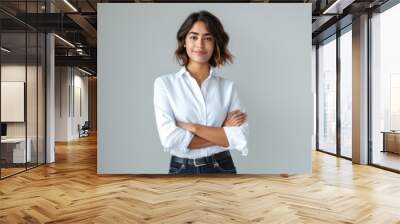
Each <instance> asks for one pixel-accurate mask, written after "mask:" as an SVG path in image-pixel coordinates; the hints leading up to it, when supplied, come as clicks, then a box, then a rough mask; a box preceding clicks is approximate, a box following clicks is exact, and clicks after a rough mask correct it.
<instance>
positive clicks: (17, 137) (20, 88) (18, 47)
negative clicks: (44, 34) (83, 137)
mask: <svg viewBox="0 0 400 224" xmlns="http://www.w3.org/2000/svg"><path fill="white" fill-rule="evenodd" d="M1 45H2V48H3V49H6V50H1V54H2V55H1V122H2V139H1V166H2V170H1V174H2V178H3V177H5V176H9V175H12V174H15V173H17V172H21V171H23V170H25V165H26V164H25V163H26V161H28V162H29V161H30V158H31V156H30V155H31V154H30V153H31V151H30V150H29V147H28V151H27V150H26V146H27V144H26V142H25V138H26V123H25V91H26V69H27V67H26V35H25V33H22V32H21V33H2V34H1Z"/></svg>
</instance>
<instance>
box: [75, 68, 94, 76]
mask: <svg viewBox="0 0 400 224" xmlns="http://www.w3.org/2000/svg"><path fill="white" fill-rule="evenodd" d="M78 69H79V71H81V72H83V73H85V74H88V75H92V73H90V72H88V71H85V70H83V69H81V68H79V67H78Z"/></svg>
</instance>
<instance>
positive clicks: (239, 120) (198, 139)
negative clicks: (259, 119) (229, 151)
mask: <svg viewBox="0 0 400 224" xmlns="http://www.w3.org/2000/svg"><path fill="white" fill-rule="evenodd" d="M245 121H246V113H243V112H240V111H239V110H235V111H232V112H230V113H228V115H227V117H226V118H225V121H224V123H223V125H222V127H209V126H204V125H199V124H191V123H183V122H177V124H176V125H177V126H178V127H180V128H183V129H186V130H188V131H190V132H192V133H193V134H194V137H193V138H192V141H191V142H190V144H189V145H188V148H189V149H191V150H193V149H198V148H203V147H208V146H212V145H220V146H223V147H228V146H229V142H228V139H227V137H226V134H225V131H224V129H223V127H225V126H240V125H241V124H243V123H244V122H245Z"/></svg>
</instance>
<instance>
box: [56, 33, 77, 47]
mask: <svg viewBox="0 0 400 224" xmlns="http://www.w3.org/2000/svg"><path fill="white" fill-rule="evenodd" d="M54 36H55V37H57V38H58V39H60V40H61V41H63V42H64V43H66V44H67V45H69V46H71V47H73V48H75V45H73V44H71V42H69V41H68V40H66V39H64V38H62V37H60V36H59V35H57V34H54Z"/></svg>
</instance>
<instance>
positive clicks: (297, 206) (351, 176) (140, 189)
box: [0, 137, 400, 224]
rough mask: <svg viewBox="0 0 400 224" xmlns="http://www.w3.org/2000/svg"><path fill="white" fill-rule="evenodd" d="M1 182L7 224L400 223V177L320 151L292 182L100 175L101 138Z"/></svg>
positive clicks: (0, 211) (59, 150) (0, 215)
mask: <svg viewBox="0 0 400 224" xmlns="http://www.w3.org/2000/svg"><path fill="white" fill-rule="evenodd" d="M56 158H57V161H56V163H55V164H50V165H46V166H41V167H38V168H36V169H33V170H30V171H28V172H26V173H22V174H19V175H16V176H13V177H10V178H8V179H5V180H2V181H0V223H218V224H219V223H223V224H225V223H373V224H378V223H379V224H380V223H383V224H386V223H400V175H399V174H395V173H391V172H387V171H384V170H380V169H377V168H374V167H369V166H360V165H353V164H352V163H351V162H350V161H348V160H343V159H338V158H335V157H333V156H330V155H326V154H323V153H319V152H315V153H314V154H313V174H309V175H293V176H289V177H282V176H275V175H238V176H234V177H232V176H227V177H221V176H219V177H215V176H214V177H213V176H196V177H170V176H163V175H159V176H151V175H149V176H137V175H136V176H135V175H109V176H107V175H106V176H104V175H102V176H98V175H97V174H96V138H95V137H89V138H84V139H82V140H80V141H75V142H70V143H64V144H57V147H56Z"/></svg>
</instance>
